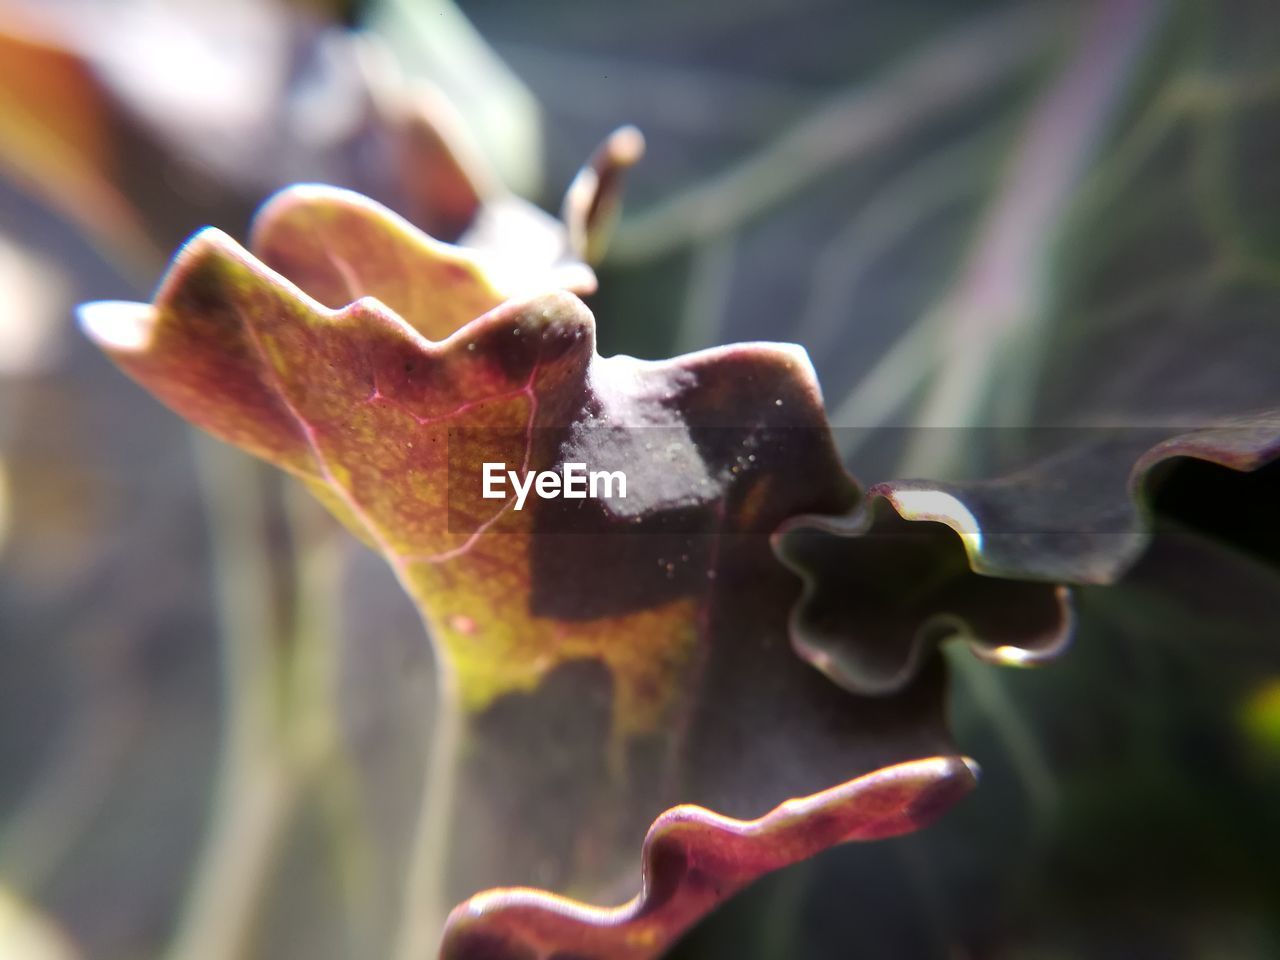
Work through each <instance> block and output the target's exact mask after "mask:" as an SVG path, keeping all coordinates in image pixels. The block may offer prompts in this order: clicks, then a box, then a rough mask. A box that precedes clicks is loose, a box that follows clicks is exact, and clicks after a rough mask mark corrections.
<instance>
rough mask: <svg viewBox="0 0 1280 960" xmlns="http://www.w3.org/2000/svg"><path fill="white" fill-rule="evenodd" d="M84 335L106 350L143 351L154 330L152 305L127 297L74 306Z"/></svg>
mask: <svg viewBox="0 0 1280 960" xmlns="http://www.w3.org/2000/svg"><path fill="white" fill-rule="evenodd" d="M76 320H77V322H78V323H79V324H80V329H81V330H83V331H84V334H85V336H87V337H88V338H89V339H90V340H92V341H93V342H94V343H96V344H97V345H98V346H99V347H101V348H102V349H103V350H105V351H106V352H107V353H143V352H145V351H146V349H147V347H148V346H149V345H150V344H151V337H152V334H153V332H154V331H155V322H156V313H155V308H154V307H152V306H151V305H150V304H149V303H134V302H132V301H129V300H98V301H94V302H92V303H82V304H81V305H80V306H78V307H77V308H76Z"/></svg>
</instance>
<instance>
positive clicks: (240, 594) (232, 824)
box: [168, 432, 300, 960]
mask: <svg viewBox="0 0 1280 960" xmlns="http://www.w3.org/2000/svg"><path fill="white" fill-rule="evenodd" d="M191 436H192V438H193V449H194V453H195V463H196V470H197V474H198V476H199V479H200V482H201V487H202V492H203V496H204V502H205V506H206V510H207V516H208V524H209V531H210V537H211V540H212V545H213V558H214V580H215V589H216V592H217V598H218V604H217V609H218V618H219V626H220V633H221V641H222V642H221V649H222V655H223V686H224V690H225V696H226V707H225V710H226V713H225V719H224V733H223V737H224V742H223V753H222V759H221V763H220V769H219V772H218V786H217V796H216V798H215V801H214V808H213V820H212V823H211V825H210V828H209V833H208V836H207V838H206V840H205V844H204V848H203V851H202V853H201V855H200V860H199V864H198V866H197V871H196V876H195V879H194V882H193V886H192V888H191V892H190V893H189V895H188V898H187V901H186V904H185V906H184V909H183V916H182V918H181V921H180V923H179V926H178V930H177V933H176V935H175V937H174V939H173V942H172V943H171V945H170V948H169V951H168V956H169V958H170V960H236V958H238V957H242V956H244V955H245V954H246V952H247V950H248V947H249V945H250V941H251V939H252V933H253V927H254V924H255V922H256V918H257V915H258V908H259V906H260V904H261V901H262V900H263V888H264V887H265V885H266V881H267V878H268V876H269V875H270V872H271V867H272V866H273V864H274V862H275V858H276V853H277V850H278V848H279V841H280V837H281V834H282V832H283V829H284V826H285V824H286V823H287V822H288V820H289V818H290V816H291V815H292V813H293V810H294V808H295V806H296V804H297V801H298V797H299V793H300V791H299V789H298V787H299V784H298V771H297V770H296V769H295V768H294V767H293V766H291V765H290V764H289V763H287V762H286V751H285V750H284V749H283V742H282V740H283V731H282V730H281V719H282V718H281V717H280V716H279V701H278V690H279V683H280V679H281V677H280V672H281V664H280V657H281V655H282V653H283V651H281V650H280V646H281V644H279V643H276V642H274V641H275V640H276V639H277V637H276V634H277V632H278V628H277V623H278V620H277V617H276V616H275V612H276V600H275V598H274V597H273V596H272V594H271V590H270V586H269V585H270V584H271V582H272V578H271V570H270V566H269V564H268V562H267V556H266V552H265V550H264V549H263V546H262V544H261V542H260V535H261V532H262V530H263V526H264V524H265V522H266V518H267V504H266V500H265V496H264V491H263V483H264V479H263V468H262V467H261V466H259V465H258V464H256V463H253V462H252V461H249V460H248V459H246V458H245V457H244V456H243V455H241V454H238V453H233V452H231V451H230V450H227V449H226V448H225V447H223V446H222V445H221V444H218V443H217V442H216V441H213V440H210V439H208V438H206V437H204V436H202V435H200V434H196V433H194V432H193V433H192V434H191Z"/></svg>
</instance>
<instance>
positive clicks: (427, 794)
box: [393, 626, 462, 960]
mask: <svg viewBox="0 0 1280 960" xmlns="http://www.w3.org/2000/svg"><path fill="white" fill-rule="evenodd" d="M429 629H430V628H429V626H428V630H429ZM436 691H437V693H436V705H435V706H436V709H435V725H434V727H433V728H432V731H431V752H430V753H429V754H428V756H427V760H426V763H424V764H423V775H424V779H423V785H422V792H421V794H420V798H419V804H418V814H417V822H416V825H415V827H414V836H413V842H412V847H411V849H410V854H409V864H408V870H407V874H406V881H405V896H404V903H403V907H402V908H401V916H400V928H399V931H398V933H397V937H396V947H395V952H394V954H393V956H394V957H395V958H396V960H428V958H430V957H434V956H435V954H436V950H437V948H438V944H439V941H440V935H441V933H442V932H443V930H444V921H445V914H446V907H447V904H448V898H447V890H446V885H445V884H446V881H445V874H446V868H447V866H448V860H449V836H450V830H451V825H452V820H453V811H454V806H455V801H456V799H457V798H456V781H455V776H456V771H457V766H458V755H459V752H460V745H461V739H462V715H461V710H460V704H459V698H458V694H457V686H456V683H455V682H454V678H453V676H452V674H451V673H450V671H449V669H448V666H447V664H445V663H444V658H443V656H441V655H439V654H437V655H436Z"/></svg>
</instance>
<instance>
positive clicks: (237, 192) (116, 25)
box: [0, 0, 638, 290]
mask: <svg viewBox="0 0 1280 960" xmlns="http://www.w3.org/2000/svg"><path fill="white" fill-rule="evenodd" d="M446 6H447V5H446ZM450 9H451V8H450ZM452 17H453V20H454V21H456V23H455V24H454V29H456V30H464V29H469V28H465V27H464V21H463V20H462V19H461V18H460V17H459V16H458V15H457V14H456V12H453V13H452ZM434 26H435V28H436V31H437V33H438V32H439V29H440V23H435V24H434ZM385 43H386V41H385V40H384V39H383V38H380V37H379V36H377V35H376V34H375V33H370V32H362V33H357V32H353V31H349V30H345V29H340V28H338V27H336V26H334V25H327V24H325V23H324V22H323V21H320V20H317V19H315V18H314V15H307V14H306V13H304V12H302V10H300V9H290V8H289V7H287V6H285V5H276V4H259V3H256V2H248V0H235V2H232V3H227V4H220V5H219V6H218V7H217V9H216V10H215V9H214V8H210V7H206V6H201V5H197V4H189V5H185V6H181V7H176V8H174V9H166V10H153V9H150V8H147V9H146V10H142V11H135V10H133V9H132V8H130V9H125V10H121V9H118V8H117V7H115V6H111V5H109V4H99V3H87V4H84V5H79V6H77V7H76V8H75V10H74V12H70V13H69V12H67V11H62V10H57V9H49V8H40V7H36V6H35V5H34V4H22V3H19V4H15V5H13V6H12V7H7V8H6V9H5V10H4V11H3V18H2V19H0V132H4V133H5V136H4V137H0V163H3V164H4V165H5V166H7V167H8V168H9V170H10V171H11V172H12V174H13V175H14V176H15V177H16V178H17V179H19V180H20V182H22V183H23V184H24V185H25V186H27V187H28V188H29V189H31V190H33V191H34V192H35V193H37V194H38V195H39V196H40V197H41V198H42V199H43V200H44V201H45V202H47V203H49V204H50V205H51V206H53V207H55V208H56V209H58V210H59V212H61V213H62V214H63V215H65V216H67V217H69V218H70V219H72V220H73V221H75V222H76V223H78V224H79V225H80V226H81V227H82V228H83V229H85V230H86V232H87V233H88V234H89V235H91V236H93V237H95V238H96V239H97V240H98V241H99V243H100V244H101V245H102V246H103V247H104V249H106V250H107V251H109V252H110V254H111V255H112V256H113V257H118V258H123V259H124V260H125V261H126V262H128V263H129V264H130V265H131V266H137V267H138V268H139V269H140V270H148V271H149V268H150V264H152V263H155V262H156V261H158V260H160V259H162V257H163V254H162V253H161V251H165V250H168V249H170V248H172V246H173V245H175V244H176V243H178V242H179V241H180V240H181V239H182V238H183V237H185V236H187V235H188V234H189V233H190V232H191V230H192V228H193V227H194V226H196V225H199V224H204V223H209V222H222V223H236V224H240V223H243V222H245V221H246V220H247V219H248V218H249V215H250V213H251V211H252V210H253V207H254V205H255V204H256V203H257V202H258V199H259V198H260V197H261V196H263V195H264V194H266V193H269V192H271V191H272V190H276V189H279V188H281V187H283V186H285V185H287V184H291V183H296V182H299V181H318V182H325V183H334V184H337V185H339V186H345V187H349V188H353V189H356V190H359V191H360V192H362V193H364V194H367V195H369V196H373V197H376V198H378V199H380V200H383V201H385V202H387V203H389V204H391V205H393V206H394V207H395V208H396V209H397V210H400V211H402V212H403V213H404V215H405V216H407V217H408V218H409V219H410V220H411V221H413V222H414V223H415V224H417V225H418V226H421V227H423V228H424V229H426V230H428V231H429V232H431V233H432V234H434V235H437V236H443V237H447V238H449V239H454V238H457V237H459V236H461V235H462V234H464V233H466V234H468V239H467V240H466V241H465V242H467V243H468V244H474V245H477V246H486V245H492V246H495V247H503V246H504V245H506V244H510V245H511V246H510V247H509V248H506V249H515V250H518V251H519V252H520V255H521V259H522V260H523V261H525V262H528V261H530V260H536V259H538V258H539V257H543V258H545V259H546V261H547V262H548V263H551V262H558V261H564V263H565V264H566V266H567V267H568V266H570V265H571V264H573V263H576V262H577V261H579V260H580V257H579V256H578V252H577V251H575V250H573V249H572V247H573V246H574V245H577V246H579V247H581V246H582V242H581V238H580V236H578V237H575V239H574V241H573V244H571V243H570V239H569V236H568V230H567V228H566V226H565V225H564V224H562V223H560V222H559V221H557V220H555V219H554V218H552V217H549V216H547V215H546V214H544V213H542V211H540V210H538V209H537V208H536V207H534V206H533V205H531V204H529V203H527V202H525V201H523V200H521V199H519V198H518V197H516V196H515V194H514V193H512V192H511V191H510V190H509V189H508V188H507V187H506V186H504V184H503V181H502V180H501V179H500V178H499V177H498V175H497V174H496V173H495V172H494V171H493V170H492V169H491V167H490V161H489V160H487V159H486V158H485V156H484V155H483V154H482V152H481V151H480V150H478V149H477V148H476V147H475V145H474V143H473V142H472V141H473V137H472V133H471V131H470V130H469V127H468V122H467V118H465V117H464V116H462V115H461V114H460V112H459V109H458V107H457V106H456V105H455V104H454V103H452V102H450V101H449V100H447V99H446V97H445V96H444V94H443V93H441V91H440V90H439V89H437V87H436V86H434V85H432V84H431V83H430V82H428V81H427V80H426V79H424V78H423V77H417V78H416V79H414V80H412V81H410V80H407V79H406V78H405V76H404V75H403V70H404V69H409V68H413V69H412V70H411V72H415V73H422V72H423V71H425V72H426V73H427V74H429V73H430V72H431V69H432V68H433V66H432V65H431V64H406V63H397V62H396V61H395V60H394V59H393V58H392V56H391V54H390V52H389V51H388V50H387V49H385ZM437 52H438V51H437ZM405 53H406V55H407V54H409V53H414V54H415V55H421V54H422V51H421V50H417V49H416V48H413V47H412V45H410V49H406V50H405ZM437 66H438V65H437ZM522 109H525V108H522ZM534 120H536V118H534V119H528V118H526V121H525V122H526V123H533V122H534ZM633 141H634V137H632V138H631V141H629V142H633ZM615 142H618V141H617V140H610V141H607V143H615ZM637 155H638V154H637V153H636V152H635V151H634V150H633V151H631V153H630V155H629V158H628V159H623V160H621V161H620V162H619V163H616V164H615V163H614V162H613V160H612V158H613V157H614V153H612V152H610V151H609V150H608V149H607V148H604V147H602V150H601V152H600V157H601V158H604V160H605V163H604V164H603V166H602V170H605V171H612V172H616V170H617V169H620V168H621V167H622V166H626V165H628V164H629V163H631V162H634V159H635V157H636V156H637ZM532 157H533V155H532V154H531V153H530V152H529V150H528V149H525V150H524V151H523V153H521V155H520V157H518V158H517V161H518V163H521V164H524V165H525V166H529V165H531V164H532V165H534V166H535V167H536V162H535V159H533V158H532ZM508 166H510V165H508ZM612 172H609V173H608V175H606V176H604V177H603V178H601V179H600V180H599V186H600V187H602V188H603V190H604V194H602V196H603V195H611V194H613V193H614V192H616V183H615V181H616V177H615V176H613V173H612ZM519 179H521V180H522V181H527V180H528V179H529V177H527V176H524V177H520V178H519ZM581 181H582V178H581V177H580V178H579V182H578V183H577V186H576V187H575V195H577V196H578V197H579V198H580V200H581V201H582V202H583V203H585V204H586V205H587V209H594V205H595V203H596V199H597V195H596V189H597V184H596V183H594V182H593V183H590V184H584V183H582V182H581ZM521 186H522V187H523V188H524V189H537V187H538V185H537V184H536V183H528V182H522V183H521ZM604 206H605V207H607V206H608V204H607V203H606V204H604ZM567 210H568V208H567ZM573 229H574V230H575V232H576V233H577V234H579V235H580V234H581V231H582V227H581V225H575V226H574V228H573ZM582 249H583V250H584V251H585V247H582ZM577 269H578V275H577V277H575V278H574V279H573V280H572V282H568V281H567V282H566V285H567V286H569V287H570V288H571V289H575V290H585V289H586V288H587V285H588V284H590V283H593V282H594V280H593V279H589V280H584V279H583V277H588V278H590V274H589V272H588V271H586V270H585V269H583V268H581V267H578V268H577Z"/></svg>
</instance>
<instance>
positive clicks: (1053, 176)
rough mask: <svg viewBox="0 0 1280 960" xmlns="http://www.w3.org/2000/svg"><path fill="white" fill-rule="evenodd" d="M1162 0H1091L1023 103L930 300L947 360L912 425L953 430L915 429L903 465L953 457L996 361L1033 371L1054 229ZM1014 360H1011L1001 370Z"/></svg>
mask: <svg viewBox="0 0 1280 960" xmlns="http://www.w3.org/2000/svg"><path fill="white" fill-rule="evenodd" d="M1160 7H1161V4H1160V3H1159V0H1097V2H1095V3H1093V4H1092V5H1091V7H1090V8H1089V14H1088V16H1087V18H1086V22H1085V24H1084V26H1083V29H1082V32H1081V36H1080V40H1079V42H1078V43H1077V45H1076V47H1075V50H1074V52H1073V54H1072V56H1071V57H1070V58H1069V60H1068V62H1067V64H1066V65H1065V67H1064V68H1063V69H1062V70H1061V71H1060V73H1059V74H1058V76H1057V78H1056V79H1055V80H1054V82H1053V83H1052V84H1050V86H1049V88H1048V89H1047V90H1046V91H1045V93H1044V94H1043V95H1042V97H1041V98H1040V100H1039V102H1038V103H1037V104H1036V105H1035V106H1034V107H1033V108H1032V111H1031V114H1030V117H1029V119H1028V121H1027V124H1026V127H1025V128H1024V132H1023V135H1022V139H1021V143H1020V145H1019V147H1018V149H1017V151H1016V153H1015V155H1014V158H1013V161H1012V164H1011V166H1010V169H1009V170H1008V172H1007V173H1006V175H1005V177H1004V179H1003V183H1004V184H1005V185H1004V187H1003V189H1002V190H1001V191H1000V193H999V194H998V195H997V196H996V198H995V200H994V201H993V203H992V204H991V206H990V208H989V209H988V211H987V214H986V217H985V219H984V222H983V224H982V226H981V227H980V228H979V231H978V236H977V238H976V241H975V244H974V250H973V253H972V255H971V256H970V257H969V260H968V263H967V264H966V266H965V268H964V269H963V270H962V272H961V275H960V278H959V280H958V281H957V282H956V283H955V284H954V285H953V286H952V288H951V290H950V292H949V293H947V294H946V295H945V296H944V297H943V298H942V300H941V301H940V302H939V303H938V304H936V305H935V307H934V308H933V311H932V312H933V313H935V314H936V315H937V316H938V317H939V318H940V322H941V323H942V325H943V326H944V328H945V333H944V336H943V337H942V338H941V342H940V343H939V344H938V349H939V353H940V355H941V356H943V357H945V358H946V362H945V363H944V364H942V365H941V366H940V374H939V376H938V377H937V378H936V379H935V380H934V381H933V383H932V385H931V387H930V389H929V392H928V394H927V396H926V398H925V400H924V403H923V405H922V407H921V410H920V413H919V416H918V418H917V426H918V427H925V428H929V427H949V428H953V429H949V430H944V431H935V430H928V429H925V430H918V431H917V432H916V434H915V438H914V441H913V443H912V445H911V447H910V449H909V451H908V454H907V458H906V465H905V471H904V472H905V473H906V474H908V475H920V476H938V475H942V474H945V473H946V472H947V471H950V470H953V469H954V468H955V466H956V465H957V464H958V463H959V461H960V458H961V455H962V453H963V449H964V443H965V439H964V437H963V436H962V430H961V429H960V428H965V427H972V426H976V425H979V424H980V422H981V419H982V416H983V412H984V411H985V410H987V409H989V407H988V402H989V400H990V397H991V390H992V388H993V379H994V374H995V373H996V372H997V371H998V370H1002V369H1003V370H1005V371H1006V372H1008V373H1010V375H1011V376H1012V375H1013V373H1014V372H1017V377H1016V379H1017V380H1019V381H1020V382H1021V384H1023V385H1025V384H1027V383H1030V382H1034V376H1035V373H1036V372H1037V369H1038V362H1037V358H1038V356H1039V354H1040V352H1041V350H1042V349H1043V344H1042V343H1041V342H1039V341H1042V340H1043V338H1044V333H1045V326H1046V324H1045V322H1044V321H1045V315H1046V313H1047V310H1048V300H1049V293H1048V286H1049V277H1048V274H1049V269H1050V264H1051V260H1052V256H1053V254H1054V250H1055V245H1056V241H1057V239H1058V235H1059V234H1058V228H1059V226H1060V224H1061V221H1062V220H1063V218H1064V216H1065V215H1066V213H1067V211H1068V210H1069V208H1070V202H1071V200H1072V197H1073V196H1074V192H1075V188H1076V187H1077V185H1078V183H1079V181H1080V180H1081V178H1082V175H1083V174H1084V172H1085V169H1086V167H1087V165H1088V163H1089V161H1090V160H1091V159H1092V157H1093V154H1094V150H1095V147H1096V145H1097V143H1098V141H1099V140H1100V138H1101V136H1102V134H1103V132H1104V130H1105V129H1106V125H1107V122H1108V121H1109V119H1110V117H1111V115H1112V112H1113V109H1114V107H1115V105H1116V104H1117V103H1118V102H1119V100H1120V99H1121V97H1122V96H1123V94H1124V92H1125V90H1126V89H1127V83H1126V82H1125V81H1126V79H1127V76H1128V74H1129V73H1130V71H1131V70H1132V67H1133V65H1134V64H1135V62H1136V61H1137V59H1138V53H1139V51H1140V50H1141V48H1142V45H1143V43H1144V42H1145V41H1146V39H1147V37H1148V36H1150V34H1151V32H1152V27H1153V25H1154V23H1155V21H1156V19H1157V13H1158V12H1159V10H1160ZM1015 365H1017V366H1018V367H1019V370H1018V371H1010V370H1009V368H1010V367H1013V366H1015ZM1019 392H1020V393H1022V394H1024V395H1025V392H1026V391H1025V390H1023V391H1019ZM1024 399H1025V397H1024ZM1020 412H1023V411H1010V410H1008V409H1005V410H1003V411H1001V413H1002V415H1004V416H1005V417H1008V416H1011V415H1012V416H1016V415H1017V414H1018V413H1020Z"/></svg>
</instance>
